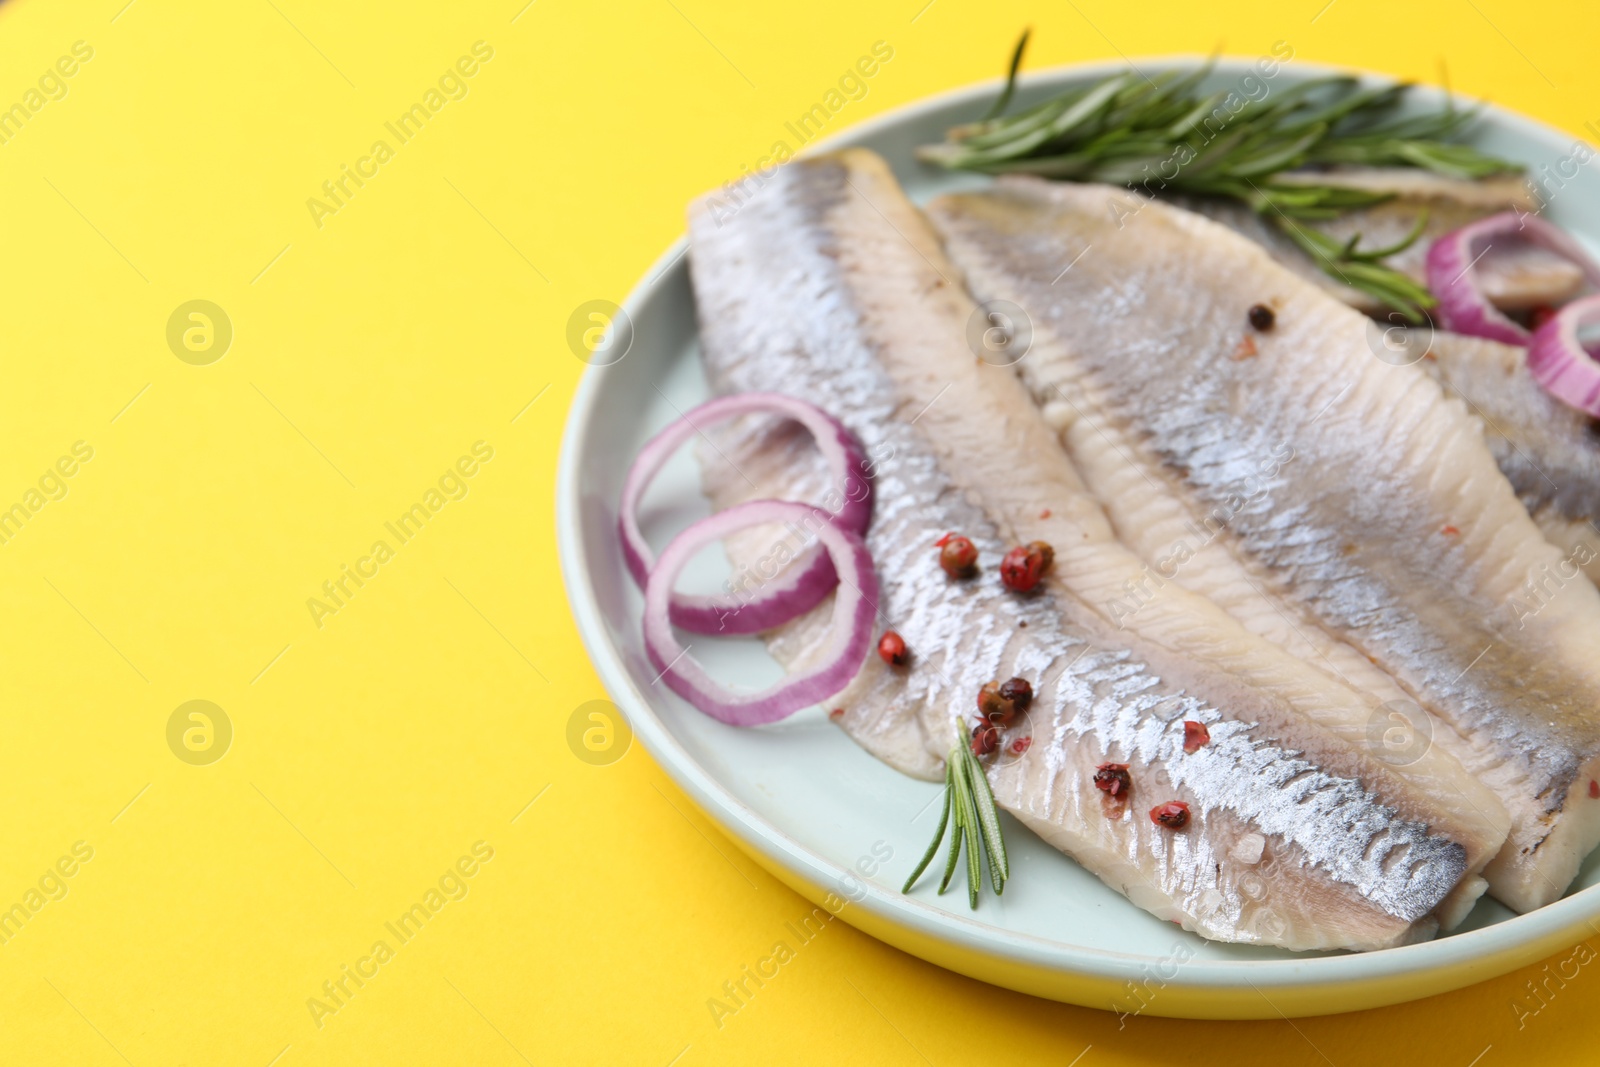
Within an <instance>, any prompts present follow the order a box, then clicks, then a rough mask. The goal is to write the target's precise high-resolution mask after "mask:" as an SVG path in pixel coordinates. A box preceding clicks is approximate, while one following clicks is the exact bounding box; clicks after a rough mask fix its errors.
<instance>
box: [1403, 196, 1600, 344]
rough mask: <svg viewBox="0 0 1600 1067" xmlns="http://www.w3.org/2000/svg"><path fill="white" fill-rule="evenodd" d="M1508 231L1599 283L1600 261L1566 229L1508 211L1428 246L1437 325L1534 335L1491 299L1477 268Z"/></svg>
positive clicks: (1509, 339)
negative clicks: (1497, 238) (1561, 259)
mask: <svg viewBox="0 0 1600 1067" xmlns="http://www.w3.org/2000/svg"><path fill="white" fill-rule="evenodd" d="M1511 236H1515V237H1517V238H1519V239H1521V240H1524V241H1527V242H1529V243H1531V244H1536V245H1539V246H1540V247H1542V248H1547V249H1549V250H1550V251H1552V252H1554V253H1556V254H1557V255H1559V256H1564V257H1565V258H1567V259H1570V260H1572V262H1574V263H1576V264H1577V265H1578V266H1580V267H1582V268H1583V273H1584V276H1585V277H1587V278H1588V279H1589V284H1590V285H1593V286H1596V287H1600V264H1596V263H1595V261H1594V260H1593V259H1592V258H1591V257H1590V256H1589V254H1588V253H1587V252H1585V251H1584V250H1583V246H1582V245H1580V244H1578V242H1577V241H1575V240H1573V238H1572V237H1571V236H1570V235H1569V234H1567V233H1565V232H1563V231H1562V230H1560V229H1558V228H1556V227H1555V226H1552V225H1551V224H1550V223H1548V222H1546V221H1544V220H1543V219H1541V218H1539V217H1538V216H1536V215H1527V214H1522V215H1519V214H1518V213H1517V212H1515V211H1506V212H1502V213H1501V214H1498V215H1490V216H1489V217H1488V218H1486V219H1479V220H1478V221H1477V222H1473V223H1469V224H1467V225H1466V226H1463V227H1461V228H1460V229H1459V230H1452V231H1450V232H1449V233H1447V234H1445V235H1444V236H1443V237H1441V238H1439V239H1438V240H1437V241H1435V242H1433V247H1431V248H1429V249H1428V266H1427V279H1428V288H1429V289H1430V290H1432V292H1433V295H1434V296H1435V297H1437V298H1438V301H1439V308H1438V317H1439V325H1440V326H1442V327H1443V328H1444V329H1446V330H1450V331H1452V332H1454V333H1463V334H1467V335H1468V336H1470V337H1487V338H1489V339H1490V340H1491V341H1501V342H1504V343H1505V344H1508V345H1526V344H1527V343H1528V341H1529V338H1530V337H1531V336H1532V335H1531V334H1530V333H1529V332H1528V331H1527V330H1525V329H1523V328H1522V327H1521V326H1518V325H1517V324H1516V323H1515V322H1512V321H1511V320H1510V319H1509V318H1507V317H1506V316H1505V314H1504V313H1503V312H1501V311H1500V310H1499V309H1498V308H1496V307H1495V306H1494V305H1493V304H1491V303H1489V299H1488V297H1486V296H1484V295H1483V290H1482V289H1481V288H1479V286H1478V279H1477V277H1476V273H1475V271H1476V264H1477V261H1478V258H1479V257H1481V256H1482V255H1483V254H1484V252H1485V251H1486V250H1487V249H1488V248H1489V247H1490V245H1491V242H1492V239H1493V238H1496V237H1511Z"/></svg>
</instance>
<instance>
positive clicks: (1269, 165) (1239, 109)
mask: <svg viewBox="0 0 1600 1067" xmlns="http://www.w3.org/2000/svg"><path fill="white" fill-rule="evenodd" d="M1027 41H1028V35H1027V33H1024V34H1023V35H1022V38H1021V40H1019V41H1018V42H1017V46H1016V49H1015V50H1014V51H1013V53H1012V56H1011V63H1010V72H1009V76H1008V77H1007V79H1006V85H1005V89H1004V90H1003V91H1002V92H1001V94H1000V96H999V98H998V99H996V101H995V103H994V106H993V107H992V108H990V111H989V114H988V115H987V116H986V117H985V118H984V119H983V120H982V121H979V122H976V123H971V124H969V125H966V126H959V127H956V128H955V129H952V130H950V131H949V132H948V134H947V135H946V140H945V142H944V143H942V144H934V145H924V146H922V147H921V148H919V149H918V150H917V156H918V158H920V159H922V160H923V161H924V162H927V163H931V164H934V165H936V166H940V167H945V168H948V169H951V170H972V171H980V172H983V173H987V174H999V173H1024V174H1036V175H1039V176H1041V177H1045V178H1057V179H1062V180H1067V181H1082V182H1105V183H1109V184H1113V185H1126V186H1128V187H1130V188H1134V187H1137V188H1141V189H1143V190H1145V191H1146V192H1152V191H1157V190H1160V191H1169V192H1173V193H1183V194H1189V195H1196V196H1214V197H1224V198H1228V199H1232V200H1237V201H1240V202H1242V203H1245V204H1247V205H1249V206H1250V207H1251V208H1252V209H1253V210H1255V211H1256V212H1258V213H1260V214H1261V215H1262V216H1264V217H1266V218H1268V219H1270V220H1271V221H1272V222H1273V224H1274V225H1276V226H1277V227H1278V228H1279V229H1281V230H1282V231H1283V232H1284V233H1285V234H1287V235H1288V236H1289V237H1290V238H1291V239H1292V240H1293V241H1295V243H1296V244H1298V245H1299V246H1300V247H1301V248H1302V249H1304V250H1305V251H1306V252H1308V253H1309V254H1310V255H1311V256H1312V257H1313V258H1314V259H1316V261H1317V263H1318V264H1319V265H1320V266H1321V267H1322V269H1323V270H1324V271H1325V272H1327V273H1328V274H1330V275H1332V276H1333V277H1336V278H1338V279H1340V280H1341V281H1344V282H1346V283H1347V284H1349V285H1352V286H1354V287H1355V288H1357V289H1360V290H1362V291H1364V292H1366V293H1369V294H1370V295H1372V296H1373V297H1375V298H1376V299H1378V300H1380V301H1382V302H1383V303H1384V304H1386V305H1388V306H1390V307H1393V308H1395V309H1396V310H1398V311H1401V312H1402V313H1404V314H1405V315H1407V316H1408V317H1410V318H1412V319H1413V320H1414V321H1415V320H1419V319H1420V318H1421V313H1420V312H1421V309H1423V308H1427V307H1431V306H1433V304H1434V299H1433V296H1432V294H1430V293H1429V292H1428V291H1427V290H1426V289H1425V288H1424V287H1422V286H1421V285H1418V284H1417V283H1416V282H1415V281H1413V280H1412V279H1410V278H1408V277H1407V276H1406V275H1404V274H1401V273H1400V272H1398V271H1395V270H1393V269H1391V268H1389V267H1388V266H1386V265H1385V264H1384V263H1383V262H1382V260H1383V259H1384V258H1385V257H1386V256H1389V255H1393V254H1395V253H1396V252H1399V251H1402V250H1404V249H1405V248H1406V247H1409V245H1410V244H1411V243H1412V242H1414V241H1416V240H1417V238H1418V237H1420V236H1421V234H1422V228H1421V227H1420V226H1419V227H1418V228H1417V229H1416V230H1415V231H1413V233H1412V235H1411V237H1410V239H1409V240H1408V241H1407V242H1404V243H1402V244H1399V245H1395V246H1393V247H1391V248H1389V249H1385V250H1381V251H1380V250H1371V251H1361V250H1359V249H1358V248H1357V245H1356V244H1355V243H1349V244H1346V243H1343V242H1339V241H1336V240H1334V239H1333V238H1331V237H1328V236H1327V235H1326V234H1324V233H1322V232H1321V231H1320V230H1318V229H1316V228H1315V227H1313V226H1310V225H1307V224H1308V223H1310V222H1314V221H1316V220H1326V219H1332V218H1336V217H1338V216H1339V215H1341V214H1344V213H1345V212H1347V211H1351V210H1354V209H1357V208H1362V207H1368V206H1370V205H1372V204H1377V203H1381V202H1382V201H1384V200H1387V199H1390V197H1389V195H1386V194H1382V193H1373V192H1368V191H1364V190H1357V189H1350V188H1345V187H1341V186H1339V185H1336V184H1328V185H1319V184H1316V183H1315V178H1314V177H1313V176H1314V174H1315V171H1314V170H1310V171H1307V170H1305V168H1316V167H1325V166H1335V165H1343V166H1367V167H1414V168H1420V169H1423V170H1428V171H1432V172H1433V173H1435V174H1440V175H1443V176H1446V177H1451V178H1459V179H1468V180H1470V179H1475V178H1483V177H1487V176H1489V175H1492V174H1500V173H1506V172H1513V171H1519V170H1521V169H1522V168H1521V167H1519V166H1518V165H1516V164H1514V163H1511V162H1509V161H1507V160H1504V159H1500V158H1497V157H1495V156H1492V155H1489V154H1488V153H1485V152H1482V151H1480V150H1478V149H1476V148H1474V147H1472V146H1471V145H1469V144H1464V143H1462V142H1461V138H1462V137H1463V136H1464V135H1465V133H1466V132H1467V129H1468V127H1469V125H1470V124H1471V122H1472V120H1473V119H1474V118H1475V116H1476V113H1475V112H1473V111H1464V110H1460V109H1457V108H1455V107H1454V106H1451V105H1447V106H1446V107H1444V108H1443V109H1442V110H1438V111H1433V112H1428V113H1425V114H1420V115H1412V116H1399V115H1398V114H1397V112H1398V109H1399V106H1400V104H1401V103H1402V101H1403V100H1404V98H1405V95H1406V92H1407V91H1408V89H1409V88H1410V86H1409V85H1408V84H1400V85H1390V86H1363V85H1362V84H1361V83H1360V81H1359V80H1358V79H1356V78H1351V77H1338V76H1336V77H1325V78H1314V79H1311V80H1308V81H1304V82H1301V83H1299V84H1297V85H1292V86H1288V87H1286V88H1283V89H1280V90H1277V91H1276V92H1272V93H1265V94H1262V95H1261V96H1260V98H1259V99H1253V98H1252V99H1247V98H1244V97H1243V96H1241V94H1240V93H1237V92H1234V93H1230V92H1227V91H1223V90H1219V91H1215V92H1210V93H1204V92H1202V91H1201V89H1200V85H1201V83H1202V82H1203V81H1204V80H1205V78H1206V76H1207V75H1208V74H1209V73H1210V71H1211V64H1210V63H1207V64H1206V65H1205V66H1202V67H1201V68H1199V69H1198V70H1193V71H1189V72H1187V73H1180V72H1175V71H1168V72H1164V73H1162V74H1158V75H1156V76H1154V77H1153V78H1146V77H1144V76H1143V75H1141V74H1139V73H1138V72H1136V71H1132V70H1129V71H1124V72H1122V73H1119V74H1113V75H1110V76H1109V77H1106V78H1102V79H1101V80H1100V81H1098V82H1095V83H1094V84H1092V85H1088V86H1085V87H1082V88H1077V89H1071V90H1068V91H1067V92H1064V93H1061V94H1060V95H1058V96H1055V97H1052V98H1050V99H1048V100H1045V101H1043V102H1041V103H1038V104H1035V105H1033V106H1032V107H1029V108H1026V109H1024V110H1022V111H1020V112H1018V113H1016V114H1014V115H1009V116H1007V115H1005V114H1004V112H1005V110H1006V108H1007V107H1009V105H1010V103H1011V99H1012V96H1013V95H1014V92H1015V89H1016V79H1017V71H1018V70H1019V69H1020V68H1021V66H1022V56H1023V50H1024V48H1025V46H1026V45H1027ZM1251 95H1252V97H1253V96H1254V94H1251ZM1169 171H1170V172H1171V173H1168V172H1169ZM1289 171H1302V173H1301V174H1298V175H1296V176H1295V177H1294V178H1292V179H1288V180H1283V181H1280V180H1278V179H1279V177H1280V176H1282V175H1286V174H1287V172H1289Z"/></svg>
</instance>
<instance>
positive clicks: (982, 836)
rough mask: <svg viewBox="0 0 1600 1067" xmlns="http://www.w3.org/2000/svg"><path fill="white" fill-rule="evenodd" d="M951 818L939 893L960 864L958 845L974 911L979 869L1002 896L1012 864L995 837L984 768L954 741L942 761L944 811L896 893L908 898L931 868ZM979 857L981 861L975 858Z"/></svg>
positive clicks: (995, 824) (980, 877) (996, 828)
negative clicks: (985, 871) (963, 856)
mask: <svg viewBox="0 0 1600 1067" xmlns="http://www.w3.org/2000/svg"><path fill="white" fill-rule="evenodd" d="M952 817H954V820H955V826H954V827H953V828H951V830H950V852H949V855H948V856H947V857H946V858H945V864H944V877H943V878H941V879H940V880H939V892H940V893H943V892H944V891H945V890H946V889H948V888H950V879H951V878H952V877H954V875H955V873H956V867H957V866H958V865H959V864H960V860H961V845H962V842H963V841H965V842H966V846H967V903H968V906H970V907H972V908H973V909H976V908H977V907H978V889H979V888H980V887H981V886H982V884H983V874H982V870H981V867H982V866H984V865H986V866H987V867H988V868H989V884H990V886H991V887H992V888H993V889H994V892H995V896H999V895H1000V894H1001V893H1003V892H1005V886H1006V880H1007V879H1008V878H1010V877H1011V862H1010V860H1008V859H1007V858H1006V842H1005V837H1004V836H1003V835H1002V834H1001V832H1000V815H999V812H998V811H997V810H996V809H995V805H994V793H993V792H991V791H990V789H989V779H988V778H987V777H985V776H984V773H983V766H982V765H981V764H980V763H979V762H978V758H977V757H976V756H974V755H973V754H972V749H971V748H970V747H969V746H968V745H966V744H964V743H963V742H961V741H960V740H958V741H957V742H956V743H955V745H954V747H952V748H951V749H950V754H949V755H948V756H946V757H945V761H944V810H943V811H942V812H941V813H940V814H939V826H938V828H937V829H935V830H934V832H933V841H932V843H931V844H929V845H928V851H927V852H925V853H923V854H922V860H921V862H919V863H918V864H917V869H916V870H914V871H912V872H911V877H909V878H907V879H906V884H905V885H904V886H902V887H901V888H900V892H902V893H909V892H911V887H912V886H914V885H916V884H917V879H918V878H921V877H922V872H923V871H925V870H927V869H928V864H929V863H931V862H933V857H934V854H935V853H937V852H938V851H939V843H940V842H941V841H943V840H944V836H945V829H946V828H947V827H949V826H950V822H951V818H952ZM980 852H981V853H982V854H983V858H982V860H980V858H979V853H980Z"/></svg>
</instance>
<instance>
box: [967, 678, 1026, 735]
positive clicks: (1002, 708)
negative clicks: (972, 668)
mask: <svg viewBox="0 0 1600 1067" xmlns="http://www.w3.org/2000/svg"><path fill="white" fill-rule="evenodd" d="M1032 703H1033V686H1031V685H1029V684H1028V682H1027V680H1026V679H1023V678H1009V679H1007V680H1006V681H1004V682H989V683H987V684H986V685H984V687H983V688H982V689H980V690H978V716H979V718H982V719H984V720H986V721H988V722H992V723H995V724H996V725H999V726H1009V725H1011V720H1012V719H1015V718H1016V717H1017V716H1018V715H1021V714H1024V713H1025V712H1026V711H1027V710H1028V707H1029V705H1031V704H1032Z"/></svg>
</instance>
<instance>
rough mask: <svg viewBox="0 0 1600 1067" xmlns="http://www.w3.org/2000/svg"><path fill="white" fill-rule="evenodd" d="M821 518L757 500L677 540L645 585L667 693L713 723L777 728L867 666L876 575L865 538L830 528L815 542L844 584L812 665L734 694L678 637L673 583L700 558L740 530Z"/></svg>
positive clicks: (647, 618)
mask: <svg viewBox="0 0 1600 1067" xmlns="http://www.w3.org/2000/svg"><path fill="white" fill-rule="evenodd" d="M816 512H817V509H816V508H814V507H812V506H811V505H809V504H796V503H792V502H788V501H782V500H752V501H749V502H748V503H744V504H739V505H736V506H734V507H731V508H728V509H727V510H726V511H719V512H717V513H716V514H715V515H711V516H709V517H707V518H704V519H701V520H700V521H699V522H697V523H695V524H694V525H692V526H690V527H689V528H688V529H687V530H684V531H683V532H682V533H680V534H679V535H678V536H677V537H675V538H673V539H672V542H671V543H670V544H668V545H667V547H666V550H665V551H664V552H662V553H661V558H660V560H658V561H657V563H656V566H655V569H654V570H652V571H651V572H650V577H649V579H648V580H647V581H646V582H645V589H644V649H645V655H646V656H648V657H649V658H650V662H651V663H652V664H653V665H654V666H655V668H656V670H658V671H660V672H661V678H662V680H663V681H665V682H666V683H667V687H668V688H669V689H671V690H672V691H673V692H674V693H677V694H678V695H679V696H681V697H683V698H684V699H685V700H687V701H688V702H689V703H691V704H693V705H694V706H695V707H697V708H699V709H700V710H701V711H703V712H705V713H706V714H707V715H709V716H711V717H712V718H713V719H716V720H718V721H720V722H725V723H727V724H729V725H730V726H759V725H761V724H763V723H769V722H776V721H778V720H779V719H782V718H786V717H788V716H789V715H792V714H794V713H795V712H796V711H799V710H800V709H801V708H804V707H808V706H810V705H812V704H815V703H818V702H819V701H823V700H826V699H828V698H829V697H831V696H833V695H834V694H835V693H838V692H839V691H840V690H842V689H844V688H845V686H847V685H849V684H850V682H851V680H852V679H853V678H855V676H856V673H857V672H858V671H860V670H861V665H862V664H863V663H864V662H866V658H867V654H868V652H869V651H870V649H871V647H872V631H873V619H874V617H875V616H876V615H877V610H878V608H877V601H878V576H877V574H876V573H875V572H874V571H873V568H872V557H871V556H869V555H868V554H867V546H866V545H865V544H864V543H863V542H862V540H861V537H860V535H858V534H856V533H855V532H854V531H851V530H847V529H844V528H843V527H841V526H838V525H836V524H834V523H832V522H821V523H818V524H817V531H816V532H817V538H818V540H819V541H821V543H822V547H823V548H824V549H825V550H826V552H827V554H828V557H829V558H830V559H831V560H832V562H833V567H834V569H835V571H836V572H837V573H838V574H839V575H841V576H842V577H843V579H844V580H843V581H842V582H840V583H839V593H838V596H837V597H836V598H835V599H834V602H833V619H832V623H831V625H830V626H829V627H828V642H827V645H826V647H825V648H824V650H823V655H822V656H821V658H820V659H819V661H818V662H817V663H815V664H814V665H813V666H810V667H807V668H806V669H805V670H802V671H797V672H795V673H793V674H790V675H788V676H787V677H785V678H784V679H783V680H782V681H780V682H778V683H777V684H776V685H773V686H769V687H768V688H766V689H763V690H760V691H759V692H755V693H735V692H733V691H732V690H730V689H728V688H727V687H726V686H724V685H722V684H721V683H720V682H718V681H716V680H715V679H713V678H712V677H711V676H710V675H709V674H707V673H706V671H705V668H704V667H702V666H700V664H699V663H697V662H696V661H695V660H694V658H693V657H691V656H690V655H689V650H688V649H687V648H684V647H683V646H682V645H681V644H679V642H678V638H677V636H676V635H675V634H674V633H673V632H672V622H671V620H670V618H669V613H670V605H671V600H672V584H673V582H674V581H676V580H677V577H678V574H679V573H680V572H681V571H682V570H683V567H684V564H686V563H688V562H689V560H690V559H691V558H692V557H693V556H694V554H695V553H696V552H698V551H700V550H701V549H702V548H704V547H705V546H706V545H708V544H711V543H712V542H714V541H721V540H723V539H724V538H726V537H727V536H728V535H729V534H731V533H735V532H737V531H739V530H744V529H748V528H749V527H751V526H758V525H761V524H763V523H783V522H803V521H805V520H807V519H808V518H814V516H815V515H816Z"/></svg>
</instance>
